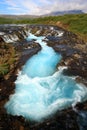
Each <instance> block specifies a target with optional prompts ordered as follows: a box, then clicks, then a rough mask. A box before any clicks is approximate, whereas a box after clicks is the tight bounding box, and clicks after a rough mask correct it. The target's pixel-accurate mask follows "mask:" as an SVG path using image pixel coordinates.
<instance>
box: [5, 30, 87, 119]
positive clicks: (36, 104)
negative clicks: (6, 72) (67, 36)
mask: <svg viewBox="0 0 87 130" xmlns="http://www.w3.org/2000/svg"><path fill="white" fill-rule="evenodd" d="M60 33H61V32H60ZM61 35H62V34H59V35H58V36H61ZM44 38H45V37H42V36H40V37H37V36H35V35H33V34H31V33H29V36H28V37H27V40H28V41H31V40H33V39H35V40H36V42H38V43H39V44H40V45H41V47H42V50H41V51H39V52H38V54H36V55H34V56H32V57H31V58H30V59H29V60H28V61H27V62H26V64H25V65H24V66H23V69H22V70H21V72H20V73H19V74H18V77H17V80H16V81H15V85H16V87H15V93H14V94H12V95H11V96H10V99H9V101H8V102H7V103H6V104H5V108H6V110H7V112H8V114H12V115H22V116H23V117H25V118H26V119H27V120H33V121H41V120H44V119H45V118H48V117H50V116H52V114H54V113H56V112H57V111H60V110H62V109H65V108H68V107H70V106H73V107H74V106H75V105H76V103H77V102H82V101H85V100H86V99H87V88H86V87H85V86H84V85H83V84H78V83H76V81H75V77H69V76H65V75H64V74H63V71H64V70H65V69H67V67H58V68H57V64H58V63H59V62H60V61H61V59H62V56H61V55H60V54H58V53H56V52H55V51H54V50H53V49H52V48H51V47H48V46H47V44H46V42H44V41H43V40H44Z"/></svg>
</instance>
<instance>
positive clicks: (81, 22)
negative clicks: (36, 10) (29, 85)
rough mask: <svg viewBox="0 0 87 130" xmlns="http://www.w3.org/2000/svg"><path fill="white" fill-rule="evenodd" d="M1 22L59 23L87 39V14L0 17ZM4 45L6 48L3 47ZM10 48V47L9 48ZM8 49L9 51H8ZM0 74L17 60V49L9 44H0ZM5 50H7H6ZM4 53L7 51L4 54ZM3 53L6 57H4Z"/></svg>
mask: <svg viewBox="0 0 87 130" xmlns="http://www.w3.org/2000/svg"><path fill="white" fill-rule="evenodd" d="M0 24H46V25H47V24H48V25H57V26H60V27H62V28H64V29H67V30H69V31H72V32H74V33H76V34H77V35H78V36H79V37H80V38H82V39H83V40H85V41H87V14H72V15H70V14H69V15H63V16H48V17H39V18H26V19H25V18H22V19H12V18H5V17H0ZM3 47H4V48H3ZM8 48H9V49H8ZM6 49H7V51H6ZM0 50H1V51H0V55H1V58H0V75H5V74H7V73H8V72H9V70H10V69H11V66H12V65H13V64H14V62H15V50H14V48H13V47H12V46H11V45H9V47H8V45H7V44H4V45H2V44H0ZM4 50H5V52H4ZM4 53H6V54H5V55H4ZM3 55H4V56H5V57H3Z"/></svg>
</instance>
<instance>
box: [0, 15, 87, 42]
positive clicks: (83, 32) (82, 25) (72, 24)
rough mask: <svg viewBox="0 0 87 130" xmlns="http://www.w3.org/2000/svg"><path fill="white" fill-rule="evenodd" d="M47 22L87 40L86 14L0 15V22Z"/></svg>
mask: <svg viewBox="0 0 87 130" xmlns="http://www.w3.org/2000/svg"><path fill="white" fill-rule="evenodd" d="M14 23H15V24H49V25H58V26H61V27H63V28H65V29H67V30H69V31H72V32H74V33H76V34H78V35H79V36H80V37H82V38H83V39H84V40H85V41H87V14H71V15H70V14H69V15H63V16H48V17H39V18H22V19H20V18H19V19H12V18H5V17H0V24H14Z"/></svg>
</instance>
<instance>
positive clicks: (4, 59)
mask: <svg viewBox="0 0 87 130" xmlns="http://www.w3.org/2000/svg"><path fill="white" fill-rule="evenodd" d="M15 58H16V52H15V48H14V47H13V46H12V45H11V44H7V43H0V77H2V76H4V75H6V74H7V73H8V72H9V71H10V70H11V69H12V68H13V67H14V64H15V61H16V59H15Z"/></svg>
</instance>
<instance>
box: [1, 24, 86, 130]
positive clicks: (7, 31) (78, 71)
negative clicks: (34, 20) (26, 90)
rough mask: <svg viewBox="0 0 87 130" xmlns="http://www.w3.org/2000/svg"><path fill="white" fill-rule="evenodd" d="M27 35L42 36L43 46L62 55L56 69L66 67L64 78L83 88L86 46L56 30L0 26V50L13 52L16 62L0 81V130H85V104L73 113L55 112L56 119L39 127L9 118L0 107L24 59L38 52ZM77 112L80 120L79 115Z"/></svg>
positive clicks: (54, 28) (38, 124) (36, 45)
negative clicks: (43, 38) (44, 44)
mask: <svg viewBox="0 0 87 130" xmlns="http://www.w3.org/2000/svg"><path fill="white" fill-rule="evenodd" d="M29 32H32V33H34V34H35V35H37V36H40V35H41V36H46V39H45V40H46V42H47V44H48V45H49V46H51V47H53V48H54V50H55V51H57V52H59V53H61V54H62V57H63V58H62V61H61V62H60V64H58V66H67V67H68V69H67V70H66V71H65V72H64V74H65V75H70V76H71V75H73V76H77V78H76V81H77V82H79V83H83V84H84V85H86V86H87V43H85V42H84V41H83V40H81V39H79V38H78V37H77V35H75V34H73V33H72V32H68V31H66V30H64V29H62V28H59V27H56V26H45V25H18V26H17V25H1V26H0V46H1V44H2V46H3V44H4V45H6V46H8V47H9V48H11V50H12V48H14V50H15V54H16V61H15V62H13V63H12V68H11V69H10V72H8V73H7V75H4V76H1V78H0V130H6V129H8V130H30V129H31V130H48V129H50V130H53V129H55V130H57V129H58V130H80V128H81V127H82V128H83V130H86V129H87V125H86V120H87V101H86V102H84V103H78V104H77V106H76V108H77V110H75V111H73V110H72V108H69V109H66V110H63V111H60V112H57V113H56V115H54V116H52V117H51V118H50V119H47V120H45V121H44V122H41V123H35V122H33V123H31V122H30V121H26V120H25V119H24V118H23V117H22V116H11V115H8V114H7V113H6V110H5V109H4V104H5V102H6V101H7V100H8V98H9V95H10V94H12V93H14V88H15V84H14V81H15V80H16V77H17V73H18V71H19V70H21V67H22V66H23V65H24V64H25V62H26V61H27V59H28V58H30V57H31V56H32V55H34V54H36V53H37V52H38V51H39V50H41V46H40V45H39V44H38V43H36V42H35V41H29V42H27V41H26V37H27V36H28V35H29ZM0 49H1V48H0ZM2 50H3V48H2ZM2 50H1V51H2ZM5 51H6V50H5V49H4V53H3V58H4V56H5V55H6V53H5ZM9 55H11V53H9ZM1 57H2V53H1ZM7 57H8V55H7ZM81 112H82V113H83V115H84V116H83V115H82V114H80V113H81Z"/></svg>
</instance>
